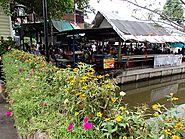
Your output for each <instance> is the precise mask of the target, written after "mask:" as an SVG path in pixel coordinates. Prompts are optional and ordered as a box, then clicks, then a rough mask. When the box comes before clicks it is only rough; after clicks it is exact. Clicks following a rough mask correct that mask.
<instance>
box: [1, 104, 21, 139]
mask: <svg viewBox="0 0 185 139" xmlns="http://www.w3.org/2000/svg"><path fill="white" fill-rule="evenodd" d="M7 107H8V104H7V103H5V102H2V100H1V102H0V139H18V135H17V131H16V128H15V127H14V120H13V119H12V118H11V117H5V116H4V113H5V112H6V111H7V110H8V108H7Z"/></svg>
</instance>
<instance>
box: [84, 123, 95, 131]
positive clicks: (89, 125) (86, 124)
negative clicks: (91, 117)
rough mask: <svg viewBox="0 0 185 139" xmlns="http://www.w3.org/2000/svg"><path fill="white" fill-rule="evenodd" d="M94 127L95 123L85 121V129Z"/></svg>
mask: <svg viewBox="0 0 185 139" xmlns="http://www.w3.org/2000/svg"><path fill="white" fill-rule="evenodd" d="M92 127H93V125H92V124H91V123H89V122H87V123H84V129H85V130H89V129H92Z"/></svg>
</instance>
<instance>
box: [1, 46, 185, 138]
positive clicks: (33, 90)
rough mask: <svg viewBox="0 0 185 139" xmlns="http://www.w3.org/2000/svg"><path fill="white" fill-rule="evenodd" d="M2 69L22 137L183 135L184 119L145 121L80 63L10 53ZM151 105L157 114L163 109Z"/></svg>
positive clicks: (103, 78) (104, 80)
mask: <svg viewBox="0 0 185 139" xmlns="http://www.w3.org/2000/svg"><path fill="white" fill-rule="evenodd" d="M3 65H4V66H3V71H4V73H5V77H6V89H7V91H8V92H9V97H8V100H9V103H10V104H11V110H12V115H13V117H14V119H15V122H16V123H15V124H16V127H17V129H18V131H19V134H20V136H22V137H24V136H29V135H30V137H31V138H34V137H33V136H35V135H36V134H38V133H39V134H43V135H44V136H47V138H51V139H65V138H69V139H91V138H92V139H98V138H114V139H121V138H124V139H126V138H160V137H164V138H175V137H183V136H184V128H183V126H182V125H183V122H184V121H183V118H179V119H177V118H175V117H174V116H173V115H171V114H168V115H165V114H164V115H162V116H161V117H162V119H163V120H162V121H163V124H161V123H162V122H161V120H157V121H155V122H149V123H147V122H146V121H145V118H146V115H145V112H146V110H147V109H146V108H145V107H142V108H138V109H136V110H135V111H131V110H128V109H127V106H126V105H125V104H124V103H123V97H124V95H125V93H124V92H120V94H119V96H116V94H115V93H114V92H115V91H116V90H117V89H118V87H117V86H115V85H114V84H112V83H111V82H110V81H109V80H108V76H109V75H108V74H107V75H98V76H96V74H95V71H94V69H93V68H92V67H90V66H88V65H85V64H83V63H79V65H78V67H77V68H74V69H72V68H70V67H68V68H66V69H58V68H56V67H55V66H52V65H50V64H48V63H46V62H45V60H44V59H43V58H42V57H39V56H35V55H31V54H28V53H24V52H22V51H18V50H14V51H11V52H9V53H6V54H5V55H4V56H3ZM173 101H174V100H173ZM154 107H155V108H154V111H155V116H158V115H160V114H161V113H162V109H164V108H165V107H164V106H162V105H160V104H159V105H158V104H157V105H156V106H155V105H154ZM161 117H160V118H161ZM160 118H159V119H160ZM173 118H174V119H173ZM167 120H172V121H171V122H166V121H167ZM156 122H158V123H159V124H158V128H156V127H155V126H154V125H155V124H156ZM177 124H178V125H179V126H178V125H177ZM180 124H181V125H180ZM175 126H178V128H175V129H173V127H175ZM168 129H170V131H169V132H170V133H171V134H168V132H167V130H168Z"/></svg>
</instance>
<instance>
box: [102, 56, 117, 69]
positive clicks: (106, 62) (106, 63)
mask: <svg viewBox="0 0 185 139" xmlns="http://www.w3.org/2000/svg"><path fill="white" fill-rule="evenodd" d="M114 63H115V61H114V58H105V59H103V68H104V69H112V68H114Z"/></svg>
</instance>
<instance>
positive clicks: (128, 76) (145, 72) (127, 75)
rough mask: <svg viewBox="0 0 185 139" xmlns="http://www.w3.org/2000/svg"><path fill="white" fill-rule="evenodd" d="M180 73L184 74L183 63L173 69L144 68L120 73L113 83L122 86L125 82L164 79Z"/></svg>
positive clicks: (184, 66) (184, 65)
mask: <svg viewBox="0 0 185 139" xmlns="http://www.w3.org/2000/svg"><path fill="white" fill-rule="evenodd" d="M180 73H185V63H182V64H181V65H179V66H173V67H159V68H146V69H138V70H127V71H122V73H121V74H120V75H118V76H117V77H116V78H114V81H115V82H116V84H123V83H126V82H132V81H138V80H142V79H150V78H154V77H164V76H169V75H175V74H180Z"/></svg>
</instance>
